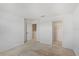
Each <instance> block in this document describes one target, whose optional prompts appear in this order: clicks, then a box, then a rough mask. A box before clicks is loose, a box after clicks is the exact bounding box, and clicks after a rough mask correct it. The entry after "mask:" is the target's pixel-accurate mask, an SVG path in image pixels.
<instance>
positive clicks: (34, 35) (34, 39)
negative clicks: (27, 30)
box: [32, 24, 37, 41]
mask: <svg viewBox="0 0 79 59" xmlns="http://www.w3.org/2000/svg"><path fill="white" fill-rule="evenodd" d="M36 31H37V24H32V41H37V37H36Z"/></svg>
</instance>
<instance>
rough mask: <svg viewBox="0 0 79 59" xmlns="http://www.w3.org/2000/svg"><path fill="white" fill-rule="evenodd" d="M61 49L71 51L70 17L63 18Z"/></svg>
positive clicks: (71, 29) (71, 20)
mask: <svg viewBox="0 0 79 59" xmlns="http://www.w3.org/2000/svg"><path fill="white" fill-rule="evenodd" d="M62 19H63V47H65V48H70V49H73V48H74V47H73V18H72V15H71V14H69V15H64V16H63V18H62Z"/></svg>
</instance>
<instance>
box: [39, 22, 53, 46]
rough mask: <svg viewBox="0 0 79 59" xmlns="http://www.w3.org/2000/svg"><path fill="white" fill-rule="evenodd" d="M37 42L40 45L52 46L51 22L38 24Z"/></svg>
mask: <svg viewBox="0 0 79 59" xmlns="http://www.w3.org/2000/svg"><path fill="white" fill-rule="evenodd" d="M39 40H40V42H41V43H45V44H49V45H52V22H45V23H40V25H39Z"/></svg>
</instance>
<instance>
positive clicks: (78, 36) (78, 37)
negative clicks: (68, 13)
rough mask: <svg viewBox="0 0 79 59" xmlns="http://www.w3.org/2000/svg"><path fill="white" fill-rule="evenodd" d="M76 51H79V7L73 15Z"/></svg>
mask: <svg viewBox="0 0 79 59" xmlns="http://www.w3.org/2000/svg"><path fill="white" fill-rule="evenodd" d="M73 27H74V28H73V30H74V34H73V36H74V41H73V43H74V49H77V50H79V5H78V7H77V9H76V10H75V12H74V13H73Z"/></svg>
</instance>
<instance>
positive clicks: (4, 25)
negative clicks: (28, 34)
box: [0, 12, 24, 51]
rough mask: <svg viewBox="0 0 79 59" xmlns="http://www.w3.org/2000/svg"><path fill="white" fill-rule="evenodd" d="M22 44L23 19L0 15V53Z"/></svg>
mask: <svg viewBox="0 0 79 59" xmlns="http://www.w3.org/2000/svg"><path fill="white" fill-rule="evenodd" d="M21 44H24V19H23V18H21V17H19V16H14V15H12V14H9V13H4V12H1V13H0V51H3V50H8V49H10V48H14V47H16V46H19V45H21Z"/></svg>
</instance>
